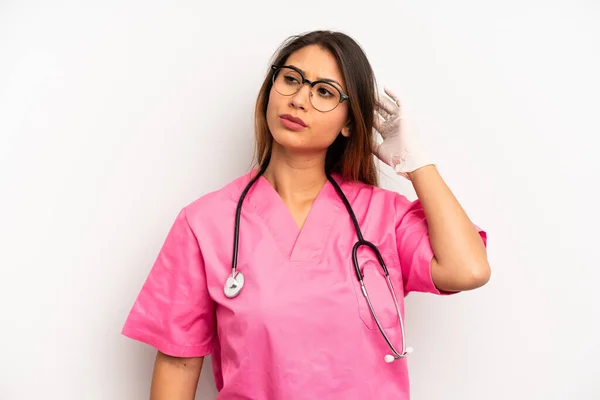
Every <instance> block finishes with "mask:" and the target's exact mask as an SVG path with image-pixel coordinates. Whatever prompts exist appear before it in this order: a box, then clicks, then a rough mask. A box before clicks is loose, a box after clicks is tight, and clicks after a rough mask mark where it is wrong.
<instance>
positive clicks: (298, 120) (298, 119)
mask: <svg viewBox="0 0 600 400" xmlns="http://www.w3.org/2000/svg"><path fill="white" fill-rule="evenodd" d="M280 118H281V119H285V120H288V121H291V122H294V123H296V124H298V125H301V126H302V127H304V128H306V126H307V125H306V123H305V122H304V121H302V120H301V119H300V118H298V117H294V116H293V115H290V114H283V115H281V117H280Z"/></svg>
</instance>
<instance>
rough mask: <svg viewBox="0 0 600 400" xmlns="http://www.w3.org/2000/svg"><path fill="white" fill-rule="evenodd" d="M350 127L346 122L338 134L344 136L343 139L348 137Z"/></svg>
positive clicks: (350, 131) (349, 123)
mask: <svg viewBox="0 0 600 400" xmlns="http://www.w3.org/2000/svg"><path fill="white" fill-rule="evenodd" d="M351 125H352V123H351V122H350V121H348V122H346V125H344V127H343V128H342V130H341V131H340V133H341V134H342V136H344V137H350V134H351V133H352V130H351Z"/></svg>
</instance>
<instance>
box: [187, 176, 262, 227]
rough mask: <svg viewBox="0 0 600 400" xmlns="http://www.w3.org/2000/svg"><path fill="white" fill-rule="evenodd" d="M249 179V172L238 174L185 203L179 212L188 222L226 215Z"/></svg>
mask: <svg viewBox="0 0 600 400" xmlns="http://www.w3.org/2000/svg"><path fill="white" fill-rule="evenodd" d="M250 179H251V173H246V174H244V175H242V176H239V177H237V178H235V179H233V180H232V181H230V182H228V183H226V184H224V185H223V186H222V187H220V188H219V189H217V190H213V191H210V192H208V193H206V194H204V195H202V196H200V197H199V198H197V199H195V200H194V201H192V202H190V203H189V204H187V205H185V206H184V207H183V208H182V210H181V213H182V214H184V215H185V216H186V218H187V219H188V221H190V222H191V221H196V222H198V221H206V220H207V219H215V218H221V217H226V216H228V215H229V214H231V210H235V207H236V205H237V201H238V199H239V196H240V195H241V193H242V191H243V190H244V187H246V185H247V184H248V182H250Z"/></svg>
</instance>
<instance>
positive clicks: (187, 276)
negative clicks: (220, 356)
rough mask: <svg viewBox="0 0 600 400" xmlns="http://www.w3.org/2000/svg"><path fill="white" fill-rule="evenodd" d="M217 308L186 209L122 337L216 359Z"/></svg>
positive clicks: (168, 350) (176, 352)
mask: <svg viewBox="0 0 600 400" xmlns="http://www.w3.org/2000/svg"><path fill="white" fill-rule="evenodd" d="M214 310H215V307H214V303H213V301H212V299H211V298H210V296H209V293H208V289H207V282H206V272H205V268H204V262H203V259H202V254H201V252H200V248H199V245H198V241H197V240H196V236H195V235H194V233H193V232H192V229H191V228H190V226H189V224H188V221H187V217H186V213H185V209H183V210H182V211H181V212H180V213H179V215H178V216H177V218H176V220H175V222H174V224H173V226H172V227H171V229H170V231H169V233H168V235H167V238H166V239H165V242H164V244H163V246H162V248H161V250H160V252H159V254H158V257H157V259H156V261H155V263H154V265H153V267H152V269H151V270H150V273H149V275H148V277H147V279H146V281H145V283H144V285H143V287H142V289H141V291H140V293H139V295H138V297H137V299H136V300H135V303H134V304H133V307H132V309H131V311H130V313H129V316H128V317H127V320H126V322H125V325H124V327H123V330H122V334H123V335H125V336H127V337H129V338H131V339H134V340H139V341H141V342H144V343H146V344H148V345H150V346H153V347H155V348H156V349H158V350H159V351H161V352H163V353H165V354H168V355H171V356H175V357H201V356H205V355H208V354H210V352H211V350H212V349H211V345H212V342H213V338H214V332H215V315H214Z"/></svg>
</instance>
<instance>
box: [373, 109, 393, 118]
mask: <svg viewBox="0 0 600 400" xmlns="http://www.w3.org/2000/svg"><path fill="white" fill-rule="evenodd" d="M375 117H377V118H381V119H383V120H386V119H388V118H389V117H390V113H388V112H387V111H386V110H384V109H383V108H381V107H379V106H377V107H375Z"/></svg>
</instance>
